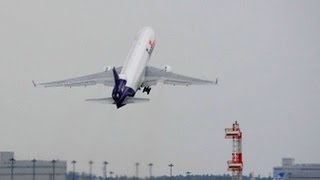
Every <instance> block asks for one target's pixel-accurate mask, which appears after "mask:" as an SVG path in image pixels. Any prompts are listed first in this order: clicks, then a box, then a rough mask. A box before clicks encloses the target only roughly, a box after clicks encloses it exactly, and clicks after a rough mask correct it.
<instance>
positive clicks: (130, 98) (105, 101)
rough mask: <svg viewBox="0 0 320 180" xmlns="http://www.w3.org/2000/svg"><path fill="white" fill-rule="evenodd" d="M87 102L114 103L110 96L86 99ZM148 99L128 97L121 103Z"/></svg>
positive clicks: (139, 101)
mask: <svg viewBox="0 0 320 180" xmlns="http://www.w3.org/2000/svg"><path fill="white" fill-rule="evenodd" d="M86 101H89V102H98V103H102V104H116V103H115V101H114V100H113V99H112V97H109V98H96V99H86ZM149 101H150V99H147V98H134V97H128V98H127V99H126V100H125V101H124V102H123V104H134V103H142V102H149Z"/></svg>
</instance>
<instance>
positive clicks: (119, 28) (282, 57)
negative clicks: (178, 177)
mask: <svg viewBox="0 0 320 180" xmlns="http://www.w3.org/2000/svg"><path fill="white" fill-rule="evenodd" d="M319 17H320V2H319V1H311V0H310V1H302V0H301V1H293V0H291V1H250V2H249V1H196V0H194V1H185V0H183V1H170V0H167V1H166V0H161V1H149V0H145V1H118V0H117V1H102V0H101V1H88V0H70V1H65V0H55V1H48V0H29V1H23V0H21V1H16V0H2V1H0V81H1V91H0V92H1V101H0V109H1V111H0V112H1V120H0V122H1V124H0V150H1V151H9V150H12V151H15V152H16V158H17V159H31V158H37V159H52V158H59V159H63V160H68V161H69V163H70V161H71V160H73V159H75V160H77V161H78V162H79V163H78V165H77V167H78V169H79V170H83V171H87V170H88V161H89V160H93V161H94V162H95V164H94V170H95V172H96V173H98V174H101V173H102V171H101V167H102V161H104V160H107V161H109V163H110V165H109V169H110V170H112V171H114V172H115V173H116V174H120V175H121V174H126V175H133V174H134V163H135V162H140V163H141V175H143V176H144V175H147V174H148V168H147V164H148V163H149V162H153V163H154V164H155V166H154V174H155V175H163V174H168V172H169V169H168V164H169V163H173V164H175V167H174V174H180V173H182V174H184V173H185V172H186V171H191V172H192V173H199V174H202V173H206V174H207V173H214V174H223V173H227V171H226V167H227V164H226V161H227V160H229V159H230V158H231V142H230V141H228V140H225V139H224V128H226V127H230V126H231V124H232V123H233V122H234V121H235V120H238V121H239V122H240V125H241V128H242V130H243V133H244V142H243V151H244V161H245V168H244V173H245V174H248V173H249V172H255V174H262V175H268V173H269V172H272V167H273V166H275V165H280V163H281V158H282V157H294V158H296V161H297V162H305V163H308V162H320V156H319V152H320V144H319V140H318V131H319V126H320V122H319V121H320V120H319V115H320V111H319V107H320V105H319V102H320V96H319V90H320V71H319V70H320V61H319V55H320V43H319V42H320V36H319V32H320V20H319ZM146 25H148V26H151V27H153V28H154V30H155V31H156V36H157V45H156V48H155V50H154V53H153V57H152V59H151V61H150V64H152V65H159V66H162V65H165V64H169V65H170V66H171V67H172V69H173V71H174V72H177V73H181V74H185V75H190V76H195V77H199V78H206V79H211V80H214V79H215V78H216V77H219V83H220V84H219V85H218V86H193V87H172V86H162V85H160V86H156V87H154V88H153V89H152V91H151V95H150V96H149V97H150V98H151V102H150V103H145V104H136V105H130V106H129V105H128V106H125V107H124V108H122V109H119V110H116V108H115V107H114V106H106V105H101V104H91V103H86V102H84V99H87V98H95V97H105V96H110V94H111V91H112V89H111V88H108V87H103V86H95V87H87V88H71V89H69V88H51V89H50V88H47V89H43V88H34V87H33V86H32V83H31V80H32V79H34V80H36V81H38V82H39V81H40V82H41V81H51V80H58V79H64V78H69V77H74V76H78V75H85V74H90V73H95V72H98V71H101V70H102V68H103V67H104V66H107V65H112V66H121V65H122V63H123V62H124V60H125V57H126V56H127V53H128V51H129V48H130V45H131V43H132V40H133V38H134V35H135V34H136V32H137V31H138V30H139V29H140V28H142V27H143V26H146ZM137 96H145V94H141V93H138V94H137Z"/></svg>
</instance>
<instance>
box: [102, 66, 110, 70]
mask: <svg viewBox="0 0 320 180" xmlns="http://www.w3.org/2000/svg"><path fill="white" fill-rule="evenodd" d="M111 69H112V67H111V66H105V67H103V70H104V71H110V70H111Z"/></svg>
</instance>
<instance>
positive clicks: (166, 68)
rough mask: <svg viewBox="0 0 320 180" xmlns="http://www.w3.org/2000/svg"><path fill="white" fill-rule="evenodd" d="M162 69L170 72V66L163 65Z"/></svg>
mask: <svg viewBox="0 0 320 180" xmlns="http://www.w3.org/2000/svg"><path fill="white" fill-rule="evenodd" d="M163 71H164V72H171V66H169V65H165V66H164V67H163Z"/></svg>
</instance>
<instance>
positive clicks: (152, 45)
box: [146, 40, 156, 56]
mask: <svg viewBox="0 0 320 180" xmlns="http://www.w3.org/2000/svg"><path fill="white" fill-rule="evenodd" d="M149 45H150V48H149V49H148V48H147V49H146V51H147V52H148V54H149V56H151V54H152V51H153V49H154V46H155V45H156V42H155V41H154V40H153V41H152V40H150V41H149Z"/></svg>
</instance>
